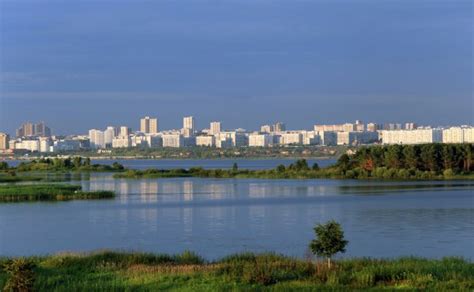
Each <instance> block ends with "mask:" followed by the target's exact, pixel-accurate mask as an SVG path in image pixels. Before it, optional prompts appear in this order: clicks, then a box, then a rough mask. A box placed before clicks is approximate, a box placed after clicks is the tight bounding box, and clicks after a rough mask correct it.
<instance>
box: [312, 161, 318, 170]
mask: <svg viewBox="0 0 474 292" xmlns="http://www.w3.org/2000/svg"><path fill="white" fill-rule="evenodd" d="M311 169H312V170H316V171H317V170H319V165H318V164H317V163H316V162H315V163H313V167H311Z"/></svg>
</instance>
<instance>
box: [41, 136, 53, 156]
mask: <svg viewBox="0 0 474 292" xmlns="http://www.w3.org/2000/svg"><path fill="white" fill-rule="evenodd" d="M50 146H51V139H50V138H49V137H39V152H50Z"/></svg>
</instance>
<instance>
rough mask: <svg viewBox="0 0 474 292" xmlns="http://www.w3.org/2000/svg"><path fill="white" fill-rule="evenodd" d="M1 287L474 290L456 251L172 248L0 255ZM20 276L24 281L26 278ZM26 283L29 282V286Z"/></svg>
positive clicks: (469, 269)
mask: <svg viewBox="0 0 474 292" xmlns="http://www.w3.org/2000/svg"><path fill="white" fill-rule="evenodd" d="M0 266H2V267H5V268H4V269H3V270H2V269H0V289H2V287H3V289H5V290H3V291H10V290H7V289H6V288H15V287H18V286H20V285H21V286H23V287H24V286H27V287H30V289H31V290H11V291H159V290H168V289H173V290H179V291H181V290H183V291H270V290H271V291H295V290H298V291H300V290H303V291H365V290H369V289H370V290H372V291H373V290H393V289H402V290H409V291H424V290H427V291H472V289H474V264H472V263H471V262H469V261H467V260H464V259H461V258H453V257H450V258H443V259H439V260H437V259H423V258H415V257H405V258H397V259H370V258H360V259H342V260H337V261H335V262H334V264H333V266H332V267H331V268H328V267H327V265H326V263H325V262H324V261H321V262H318V263H314V262H312V261H311V260H310V259H306V260H305V259H295V258H291V257H286V256H282V255H278V254H274V253H263V254H253V253H242V254H235V255H230V256H227V257H224V258H222V259H220V260H216V261H206V260H204V259H203V258H202V257H200V256H198V255H197V254H195V253H192V252H183V253H181V254H176V255H168V254H149V253H135V252H134V253H125V252H123V253H121V252H112V251H101V252H95V253H87V254H74V253H66V254H58V255H51V256H34V257H30V258H16V259H12V258H6V257H3V258H0ZM25 283H26V284H25ZM28 285H29V286H28Z"/></svg>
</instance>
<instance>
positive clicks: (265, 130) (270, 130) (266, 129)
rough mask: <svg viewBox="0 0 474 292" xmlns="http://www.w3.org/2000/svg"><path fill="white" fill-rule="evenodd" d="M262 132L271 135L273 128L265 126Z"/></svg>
mask: <svg viewBox="0 0 474 292" xmlns="http://www.w3.org/2000/svg"><path fill="white" fill-rule="evenodd" d="M260 132H262V133H271V132H273V126H271V125H263V126H261V127H260Z"/></svg>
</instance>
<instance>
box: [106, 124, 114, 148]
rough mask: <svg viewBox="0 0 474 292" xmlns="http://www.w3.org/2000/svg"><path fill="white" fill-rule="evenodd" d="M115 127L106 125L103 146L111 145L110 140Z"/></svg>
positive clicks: (112, 137)
mask: <svg viewBox="0 0 474 292" xmlns="http://www.w3.org/2000/svg"><path fill="white" fill-rule="evenodd" d="M115 132H116V130H115V127H111V126H109V127H107V129H106V130H105V131H104V143H105V147H110V146H112V140H113V139H114V137H115Z"/></svg>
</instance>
